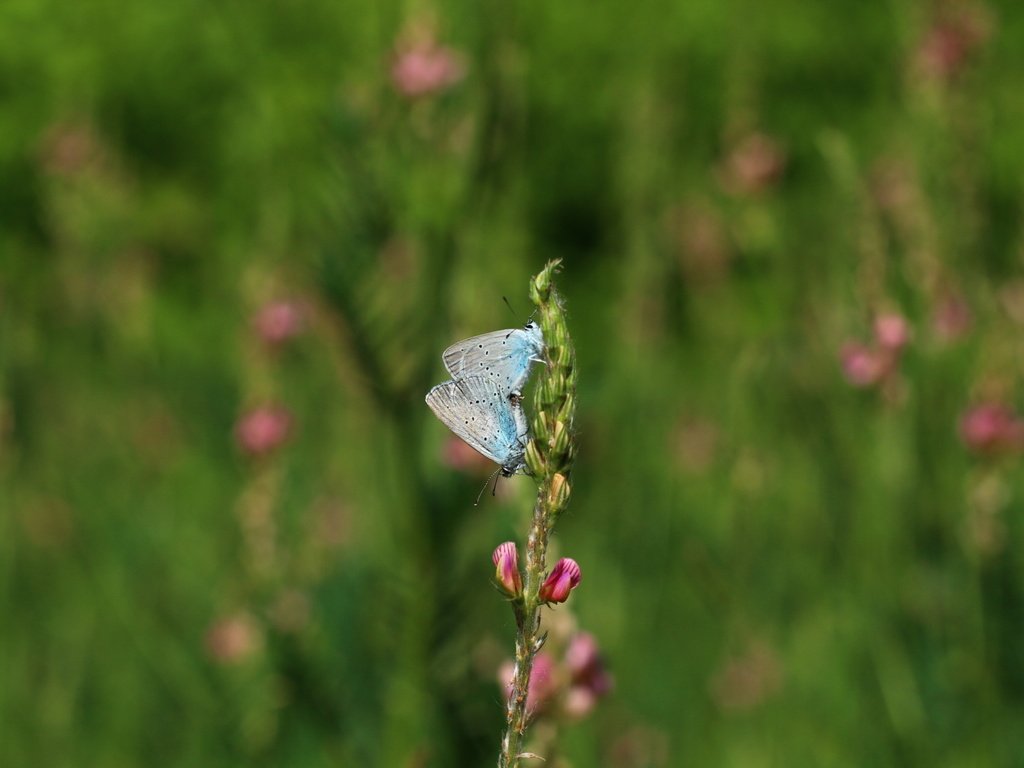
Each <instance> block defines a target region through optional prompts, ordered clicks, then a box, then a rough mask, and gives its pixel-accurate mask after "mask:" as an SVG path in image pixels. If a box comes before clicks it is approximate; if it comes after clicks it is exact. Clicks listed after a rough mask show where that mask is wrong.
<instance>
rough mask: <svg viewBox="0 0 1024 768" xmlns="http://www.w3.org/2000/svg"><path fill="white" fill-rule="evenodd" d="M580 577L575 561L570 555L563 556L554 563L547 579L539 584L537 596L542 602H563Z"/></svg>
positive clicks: (581, 576) (581, 575)
mask: <svg viewBox="0 0 1024 768" xmlns="http://www.w3.org/2000/svg"><path fill="white" fill-rule="evenodd" d="M582 578H583V574H582V573H580V567H579V566H578V565H577V564H576V561H575V560H573V559H572V558H570V557H563V558H562V559H561V560H559V561H558V562H557V563H555V567H554V568H552V569H551V573H549V574H548V577H547V579H545V580H544V583H543V584H541V585H540V592H539V593H538V595H537V597H538V599H539V600H540V601H541V602H542V603H564V602H565V601H566V600H568V599H569V593H570V592H572V591H573V589H575V588H576V585H577V584H579V583H580V579H582Z"/></svg>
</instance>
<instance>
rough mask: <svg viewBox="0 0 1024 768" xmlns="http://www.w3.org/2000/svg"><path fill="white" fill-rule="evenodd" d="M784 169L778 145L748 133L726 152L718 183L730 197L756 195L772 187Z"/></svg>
mask: <svg viewBox="0 0 1024 768" xmlns="http://www.w3.org/2000/svg"><path fill="white" fill-rule="evenodd" d="M785 169H786V153H785V151H783V149H782V145H781V144H779V142H778V141H776V140H775V139H773V138H771V137H770V136H767V135H765V134H763V133H751V134H749V135H747V136H746V137H744V138H743V139H742V140H741V141H740V142H739V143H738V144H736V146H735V147H734V148H733V150H732V151H731V152H730V153H729V156H728V157H727V158H726V161H725V165H724V167H723V168H722V171H721V181H722V185H723V186H724V187H725V189H726V191H727V192H729V193H731V194H739V195H756V194H759V193H761V192H764V191H766V190H767V189H768V188H769V187H771V186H773V185H774V184H775V183H776V182H777V181H778V180H779V179H780V178H781V177H782V174H783V172H784V171H785Z"/></svg>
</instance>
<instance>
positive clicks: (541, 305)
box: [498, 261, 576, 768]
mask: <svg viewBox="0 0 1024 768" xmlns="http://www.w3.org/2000/svg"><path fill="white" fill-rule="evenodd" d="M558 264H559V262H558V261H552V262H549V263H548V265H547V266H546V267H545V268H544V269H543V270H542V271H541V272H540V273H539V274H538V275H537V276H536V277H535V278H534V279H533V280H532V281H531V283H530V297H531V298H532V299H533V302H534V304H536V305H537V310H538V319H539V322H540V326H541V330H542V331H543V334H544V340H545V345H546V352H545V356H546V365H545V366H544V369H543V370H542V372H541V376H540V381H539V382H538V384H537V388H536V390H535V393H534V413H533V422H532V423H533V439H532V440H531V442H530V444H529V445H528V446H527V450H526V461H527V464H528V465H529V467H530V470H531V472H532V473H533V475H534V476H535V477H536V478H537V480H538V488H537V501H536V503H535V504H534V507H533V519H532V521H531V524H530V532H529V536H528V537H527V541H526V572H525V579H524V584H523V596H522V600H521V601H515V602H513V604H512V605H513V608H514V610H515V617H516V660H515V671H514V673H513V677H512V692H511V694H510V696H509V700H508V711H507V713H506V722H507V727H506V730H505V735H504V737H503V738H502V740H501V755H500V757H499V759H498V766H499V768H517V767H518V765H519V759H520V754H521V753H520V750H521V748H522V743H523V739H524V738H525V735H526V728H527V726H528V725H529V720H530V712H528V711H527V706H526V705H527V694H528V692H529V688H530V673H531V671H532V669H533V660H534V657H535V656H536V654H537V652H538V651H539V650H540V648H541V646H542V645H543V644H544V636H543V635H542V634H541V632H540V609H541V604H540V602H539V601H538V597H537V595H538V592H539V591H540V587H541V584H542V583H543V581H544V575H545V570H546V565H545V557H546V555H547V549H548V538H549V537H550V535H551V531H552V530H553V529H554V527H555V522H556V521H557V519H558V515H559V514H560V513H561V511H562V510H563V509H564V508H565V506H566V504H567V503H568V501H569V493H570V486H569V481H568V475H569V470H570V469H571V467H572V460H573V457H574V455H575V452H576V446H575V435H574V432H573V420H574V417H575V410H576V370H575V355H574V353H573V349H572V344H571V342H570V339H569V334H568V331H567V329H566V327H565V315H564V313H563V311H562V306H561V301H560V299H559V297H558V294H557V292H556V291H555V290H554V287H553V286H552V285H551V278H552V275H553V274H554V272H555V271H556V269H557V267H558Z"/></svg>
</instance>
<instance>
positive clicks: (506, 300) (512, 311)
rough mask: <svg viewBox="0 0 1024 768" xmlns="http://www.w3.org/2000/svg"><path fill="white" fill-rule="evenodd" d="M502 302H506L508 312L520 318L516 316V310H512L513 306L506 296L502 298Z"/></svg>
mask: <svg viewBox="0 0 1024 768" xmlns="http://www.w3.org/2000/svg"><path fill="white" fill-rule="evenodd" d="M501 300H502V301H504V302H505V306H506V307H508V311H509V312H511V313H512V314H513V315H515V316H516V317H519V315H516V311H515V310H514V309H512V305H511V304H510V303H509V301H508V298H507V297H505V296H502V297H501Z"/></svg>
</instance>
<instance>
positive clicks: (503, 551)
mask: <svg viewBox="0 0 1024 768" xmlns="http://www.w3.org/2000/svg"><path fill="white" fill-rule="evenodd" d="M491 559H492V560H493V561H494V567H495V574H494V577H495V578H496V579H497V580H498V583H499V584H501V587H502V589H504V590H505V591H506V592H507V593H508V594H510V595H512V596H513V597H516V596H518V595H520V594H522V592H523V580H522V577H521V576H520V575H519V551H518V550H517V549H516V545H515V542H513V541H506V542H505V543H504V544H500V545H498V548H497V549H495V550H494V554H493V555H492V556H491Z"/></svg>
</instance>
